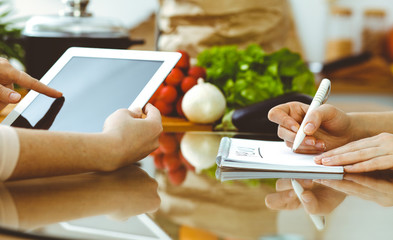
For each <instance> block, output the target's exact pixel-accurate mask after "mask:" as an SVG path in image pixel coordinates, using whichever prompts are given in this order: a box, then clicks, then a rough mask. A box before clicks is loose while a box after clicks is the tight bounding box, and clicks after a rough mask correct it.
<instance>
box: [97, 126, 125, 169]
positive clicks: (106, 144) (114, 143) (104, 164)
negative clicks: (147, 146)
mask: <svg viewBox="0 0 393 240" xmlns="http://www.w3.org/2000/svg"><path fill="white" fill-rule="evenodd" d="M99 134H100V136H99V139H100V140H99V141H100V142H101V145H102V148H101V156H102V157H100V161H99V164H98V165H99V167H98V171H101V172H111V171H114V170H116V169H118V168H119V167H120V166H121V163H122V161H123V159H124V150H123V149H122V146H123V145H122V144H121V143H122V139H121V138H120V137H119V136H117V135H116V134H113V133H111V132H103V133H99Z"/></svg>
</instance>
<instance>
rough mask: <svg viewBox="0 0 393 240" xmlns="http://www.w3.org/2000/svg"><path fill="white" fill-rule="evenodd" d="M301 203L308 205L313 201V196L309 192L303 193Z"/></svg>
mask: <svg viewBox="0 0 393 240" xmlns="http://www.w3.org/2000/svg"><path fill="white" fill-rule="evenodd" d="M301 198H302V201H303V202H305V203H310V202H312V200H313V199H314V195H313V194H312V193H311V192H309V191H304V192H303V193H302V195H301Z"/></svg>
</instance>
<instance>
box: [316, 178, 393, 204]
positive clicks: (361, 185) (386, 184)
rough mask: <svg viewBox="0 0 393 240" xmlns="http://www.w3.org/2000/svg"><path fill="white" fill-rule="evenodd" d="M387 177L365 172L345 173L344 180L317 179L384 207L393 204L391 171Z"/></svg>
mask: <svg viewBox="0 0 393 240" xmlns="http://www.w3.org/2000/svg"><path fill="white" fill-rule="evenodd" d="M388 174H389V176H388V177H387V178H386V179H385V178H380V177H373V176H368V175H365V174H351V173H349V174H345V175H344V180H331V179H322V180H316V181H317V182H318V183H320V184H323V185H325V186H327V187H330V188H332V189H335V190H337V191H340V192H343V193H345V194H347V195H349V196H357V197H359V198H362V199H365V200H369V201H373V202H376V203H378V204H379V205H381V206H384V207H390V206H393V183H392V181H391V172H389V173H388Z"/></svg>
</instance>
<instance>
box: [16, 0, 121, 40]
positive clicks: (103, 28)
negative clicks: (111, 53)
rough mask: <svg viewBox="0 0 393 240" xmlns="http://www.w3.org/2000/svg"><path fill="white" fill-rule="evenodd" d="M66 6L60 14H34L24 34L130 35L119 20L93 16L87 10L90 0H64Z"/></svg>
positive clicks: (44, 35) (45, 35) (96, 36)
mask: <svg viewBox="0 0 393 240" xmlns="http://www.w3.org/2000/svg"><path fill="white" fill-rule="evenodd" d="M62 1H63V3H64V4H65V8H64V9H63V10H61V11H60V12H59V15H44V16H33V17H32V18H30V19H29V20H28V21H27V22H26V26H25V28H24V30H23V32H22V33H23V35H25V36H30V37H89V38H121V37H128V31H127V29H126V28H125V27H123V26H122V25H121V24H120V23H119V22H118V21H115V20H114V19H109V18H102V17H100V18H98V17H93V16H92V14H91V13H88V12H87V11H86V9H87V4H88V3H89V0H62Z"/></svg>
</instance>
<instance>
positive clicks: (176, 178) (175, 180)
mask: <svg viewBox="0 0 393 240" xmlns="http://www.w3.org/2000/svg"><path fill="white" fill-rule="evenodd" d="M186 176H187V169H186V168H185V167H184V166H180V167H179V168H178V169H175V170H173V171H169V172H168V178H169V181H170V182H171V183H172V184H173V185H180V184H182V183H183V182H184V179H186Z"/></svg>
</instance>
